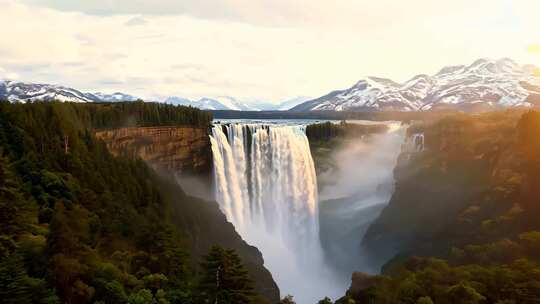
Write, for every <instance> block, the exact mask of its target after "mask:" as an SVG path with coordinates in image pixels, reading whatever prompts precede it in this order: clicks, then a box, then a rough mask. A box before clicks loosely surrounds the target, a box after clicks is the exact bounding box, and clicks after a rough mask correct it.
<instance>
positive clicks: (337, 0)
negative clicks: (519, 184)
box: [24, 0, 499, 28]
mask: <svg viewBox="0 0 540 304" xmlns="http://www.w3.org/2000/svg"><path fill="white" fill-rule="evenodd" d="M24 1H25V2H26V3H30V4H32V5H37V6H42V7H48V8H53V9H56V10H62V11H69V12H82V13H85V14H91V15H99V16H110V15H146V16H152V15H153V16H160V15H184V16H190V17H194V18H199V19H207V20H224V21H229V22H242V23H248V24H253V25H262V26H278V27H287V26H310V27H343V26H359V27H369V28H376V27H384V26H388V25H389V24H399V23H400V22H405V21H408V22H412V21H414V20H416V19H419V18H431V17H432V16H434V15H441V12H444V15H453V14H456V13H458V14H462V13H463V12H469V13H468V16H469V17H470V18H474V17H476V16H478V14H482V13H486V11H490V10H491V9H492V8H493V7H497V3H493V2H494V1H492V0H477V1H475V2H474V3H471V2H470V1H469V0H454V1H433V0H415V1H395V0H378V1H372V0H334V1H332V2H331V3H328V2H327V1H326V0H295V1H290V0H256V1H254V0H197V1H193V0H159V1H155V0H108V1H95V0H78V1H73V0H24ZM497 2H499V0H497Z"/></svg>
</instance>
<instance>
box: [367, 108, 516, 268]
mask: <svg viewBox="0 0 540 304" xmlns="http://www.w3.org/2000/svg"><path fill="white" fill-rule="evenodd" d="M520 115H521V113H519V112H515V113H512V112H508V113H489V114H483V115H474V116H473V115H464V114H456V115H451V116H449V117H446V118H444V119H441V120H439V121H437V122H434V123H429V124H416V125H413V126H411V127H410V129H409V135H410V136H411V138H412V135H413V134H415V133H421V134H424V138H425V149H423V150H422V151H418V152H411V151H404V152H403V153H402V154H401V155H400V158H399V162H398V165H397V167H396V168H395V170H394V177H395V180H396V186H395V192H394V194H393V196H392V198H391V200H390V202H389V204H388V205H387V207H386V208H385V209H384V210H383V212H382V213H381V215H380V217H379V218H378V219H377V220H376V221H375V222H374V223H373V224H372V225H371V226H370V227H369V229H368V231H367V233H366V235H365V236H364V239H363V241H362V247H363V249H364V250H366V252H367V253H368V254H369V256H371V257H372V259H373V263H375V264H377V265H379V266H381V265H383V264H384V263H386V262H388V261H389V260H390V259H391V258H392V257H394V256H395V255H396V254H404V255H418V254H420V255H444V254H446V253H447V252H448V250H449V249H450V248H451V247H453V246H460V245H463V244H471V243H476V242H480V241H485V240H486V239H489V238H490V236H489V234H490V233H491V234H493V232H492V231H491V232H490V233H488V232H487V230H486V227H487V226H485V225H484V224H485V223H487V222H489V221H492V220H493V218H497V217H498V216H501V217H504V216H506V213H508V212H511V209H512V208H513V204H514V201H512V200H509V199H508V198H506V196H508V195H509V193H510V192H512V191H514V190H512V189H513V188H512V187H514V186H513V185H512V180H514V181H515V180H518V179H519V178H520V177H519V174H518V173H517V172H518V171H519V166H520V162H519V159H520V156H519V153H518V152H517V151H516V149H515V146H516V145H517V136H516V124H517V121H518V119H519V117H520ZM518 177H519V178H518ZM505 191H506V192H505ZM505 195H506V196H505ZM512 195H515V194H512ZM499 235H500V234H499Z"/></svg>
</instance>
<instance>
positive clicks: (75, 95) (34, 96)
mask: <svg viewBox="0 0 540 304" xmlns="http://www.w3.org/2000/svg"><path fill="white" fill-rule="evenodd" d="M137 99H138V98H137V97H134V96H131V95H127V94H123V93H114V94H104V93H84V92H81V91H79V90H76V89H73V88H68V87H64V86H59V85H51V84H40V83H24V82H15V81H9V80H6V81H0V100H8V101H10V102H21V103H26V102H35V101H52V100H57V101H63V102H116V101H135V100H137Z"/></svg>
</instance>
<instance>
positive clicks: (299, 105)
mask: <svg viewBox="0 0 540 304" xmlns="http://www.w3.org/2000/svg"><path fill="white" fill-rule="evenodd" d="M138 99H140V98H138V97H136V96H133V95H129V94H125V93H120V92H117V93H113V94H106V93H99V92H97V93H96V92H93V93H86V92H82V91H79V90H77V89H74V88H69V87H65V86H61V85H51V84H39V83H25V82H16V81H9V80H5V81H0V100H8V101H10V102H21V103H25V102H34V101H51V100H59V101H69V102H117V101H135V100H138ZM160 101H162V102H165V103H170V104H175V105H185V106H192V107H196V108H200V109H204V110H233V111H261V110H273V111H286V110H291V111H429V110H444V109H449V110H461V111H478V110H490V109H498V108H508V107H535V106H540V69H539V68H538V67H535V66H533V65H518V64H517V63H516V62H514V61H512V60H511V59H508V58H503V59H499V60H490V59H479V60H477V61H475V62H474V63H472V64H470V65H468V66H466V65H459V66H448V67H445V68H443V69H441V70H440V71H439V72H438V73H437V74H435V75H426V74H420V75H417V76H415V77H413V78H411V79H410V80H408V81H406V82H404V83H397V82H395V81H392V80H390V79H387V78H380V77H367V78H366V79H363V80H360V81H358V82H357V83H356V84H355V85H353V86H352V87H350V88H348V89H345V90H337V91H333V92H330V93H329V94H327V95H324V96H322V97H319V98H316V99H310V98H308V97H304V96H299V97H295V98H292V99H289V100H286V101H284V102H282V103H278V104H273V103H268V102H264V101H249V102H247V101H240V100H238V99H236V98H234V97H230V96H219V97H213V98H210V97H204V98H200V99H198V100H191V99H187V98H182V97H176V96H171V97H166V98H163V100H160Z"/></svg>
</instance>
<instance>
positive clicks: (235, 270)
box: [200, 246, 256, 304]
mask: <svg viewBox="0 0 540 304" xmlns="http://www.w3.org/2000/svg"><path fill="white" fill-rule="evenodd" d="M202 268H203V277H202V280H201V282H200V291H201V296H202V298H203V301H204V302H206V303H219V304H244V303H253V301H254V297H255V296H256V294H255V292H254V287H253V281H252V280H251V279H250V278H249V276H248V272H247V270H246V269H245V268H244V266H243V265H242V262H241V260H240V257H238V255H237V254H236V253H235V252H234V250H229V249H223V248H221V247H219V246H213V247H212V248H211V249H210V252H209V254H208V255H207V256H206V258H205V262H204V263H203V264H202Z"/></svg>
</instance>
